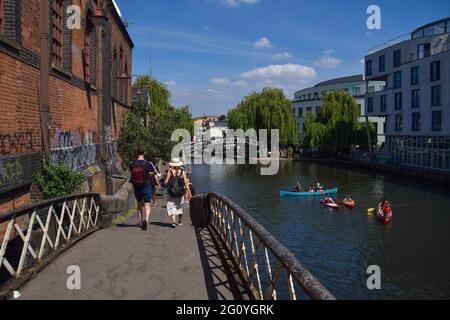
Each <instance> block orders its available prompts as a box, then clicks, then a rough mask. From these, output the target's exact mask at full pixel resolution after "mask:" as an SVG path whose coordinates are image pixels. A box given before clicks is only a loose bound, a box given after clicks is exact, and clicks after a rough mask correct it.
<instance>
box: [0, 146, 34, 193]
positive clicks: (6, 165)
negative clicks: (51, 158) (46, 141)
mask: <svg viewBox="0 0 450 320" xmlns="http://www.w3.org/2000/svg"><path fill="white" fill-rule="evenodd" d="M39 170H40V157H39V154H38V153H33V154H27V155H21V156H14V157H7V158H2V159H0V194H3V193H5V192H8V191H11V190H14V189H17V188H20V187H22V186H25V185H28V184H30V183H31V180H32V178H33V174H34V172H37V171H39Z"/></svg>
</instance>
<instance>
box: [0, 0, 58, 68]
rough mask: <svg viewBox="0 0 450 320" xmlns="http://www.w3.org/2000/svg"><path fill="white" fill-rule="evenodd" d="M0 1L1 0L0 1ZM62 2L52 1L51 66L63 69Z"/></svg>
mask: <svg viewBox="0 0 450 320" xmlns="http://www.w3.org/2000/svg"><path fill="white" fill-rule="evenodd" d="M0 1H1V0H0ZM63 15H64V13H63V0H53V1H52V57H53V65H54V66H55V67H57V68H62V67H63Z"/></svg>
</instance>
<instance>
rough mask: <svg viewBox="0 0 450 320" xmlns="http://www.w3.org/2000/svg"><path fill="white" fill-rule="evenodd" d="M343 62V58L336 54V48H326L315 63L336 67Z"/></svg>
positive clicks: (316, 64)
mask: <svg viewBox="0 0 450 320" xmlns="http://www.w3.org/2000/svg"><path fill="white" fill-rule="evenodd" d="M341 62H342V60H341V59H338V58H336V57H335V56H334V50H325V51H324V53H323V55H322V56H320V57H319V59H318V60H316V61H315V63H314V64H315V66H316V67H321V68H326V69H335V68H336V67H337V66H338V65H340V64H341Z"/></svg>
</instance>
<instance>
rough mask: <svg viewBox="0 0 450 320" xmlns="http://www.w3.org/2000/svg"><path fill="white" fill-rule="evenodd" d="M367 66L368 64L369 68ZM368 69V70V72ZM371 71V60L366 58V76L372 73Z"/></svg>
mask: <svg viewBox="0 0 450 320" xmlns="http://www.w3.org/2000/svg"><path fill="white" fill-rule="evenodd" d="M369 66H370V68H369ZM369 71H370V72H369ZM372 72H373V69H372V60H367V61H366V76H371V75H372Z"/></svg>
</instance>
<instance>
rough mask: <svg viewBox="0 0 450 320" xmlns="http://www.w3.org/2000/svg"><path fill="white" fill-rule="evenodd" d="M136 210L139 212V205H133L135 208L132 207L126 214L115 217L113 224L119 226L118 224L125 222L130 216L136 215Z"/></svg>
mask: <svg viewBox="0 0 450 320" xmlns="http://www.w3.org/2000/svg"><path fill="white" fill-rule="evenodd" d="M136 212H137V205H135V206H133V208H131V209H130V210H128V211H127V212H125V213H124V214H122V215H120V216H118V217H117V218H115V219H114V220H113V222H112V225H113V226H117V225H118V224H121V223H123V222H124V221H125V220H127V219H128V218H130V217H132V216H133V215H135V214H136Z"/></svg>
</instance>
